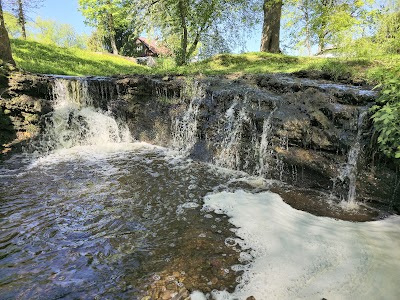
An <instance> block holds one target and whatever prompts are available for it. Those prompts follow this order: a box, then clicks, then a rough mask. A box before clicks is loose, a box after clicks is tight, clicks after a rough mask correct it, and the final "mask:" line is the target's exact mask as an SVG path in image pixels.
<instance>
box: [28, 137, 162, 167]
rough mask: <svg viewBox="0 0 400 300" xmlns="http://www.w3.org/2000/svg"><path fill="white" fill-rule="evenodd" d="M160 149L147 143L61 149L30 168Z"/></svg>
mask: <svg viewBox="0 0 400 300" xmlns="http://www.w3.org/2000/svg"><path fill="white" fill-rule="evenodd" d="M160 149H162V148H160V147H158V146H154V145H152V144H149V143H145V142H133V143H111V142H110V143H104V144H95V145H85V146H75V147H72V148H61V149H57V150H55V151H53V152H52V153H50V154H47V155H44V156H41V157H38V158H36V159H33V160H32V161H31V163H30V165H29V167H28V169H29V168H33V167H37V166H43V165H52V164H58V163H60V162H61V161H64V162H65V161H76V160H80V159H84V160H90V161H97V160H99V159H102V158H106V157H109V156H110V155H122V156H123V155H126V153H129V152H132V151H134V152H138V153H139V152H143V151H145V152H148V151H149V152H154V151H159V150H160Z"/></svg>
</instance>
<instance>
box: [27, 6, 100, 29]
mask: <svg viewBox="0 0 400 300" xmlns="http://www.w3.org/2000/svg"><path fill="white" fill-rule="evenodd" d="M37 16H40V17H41V18H42V19H51V20H54V21H57V22H58V23H64V24H70V25H72V26H73V27H74V28H75V30H76V32H77V33H79V34H83V33H86V34H90V33H91V32H92V30H93V29H92V28H91V27H89V26H86V25H85V23H84V20H85V19H84V17H83V16H82V14H81V12H80V11H79V10H78V0H44V1H43V2H42V4H41V7H40V8H38V9H35V11H34V12H32V13H31V15H30V17H31V18H32V19H36V17H37Z"/></svg>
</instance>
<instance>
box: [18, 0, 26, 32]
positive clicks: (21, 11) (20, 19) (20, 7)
mask: <svg viewBox="0 0 400 300" xmlns="http://www.w3.org/2000/svg"><path fill="white" fill-rule="evenodd" d="M18 23H19V25H20V26H21V31H22V37H23V38H24V39H25V40H26V28H25V24H26V20H25V12H24V6H23V3H22V0H18Z"/></svg>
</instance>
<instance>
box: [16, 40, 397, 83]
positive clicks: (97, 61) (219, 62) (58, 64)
mask: <svg viewBox="0 0 400 300" xmlns="http://www.w3.org/2000/svg"><path fill="white" fill-rule="evenodd" d="M12 48H13V55H14V58H15V61H16V62H17V65H18V67H20V68H21V69H23V70H26V71H29V72H33V73H42V74H63V75H80V76H84V75H104V76H107V75H123V74H161V75H164V74H169V75H175V74H186V75H195V74H204V75H223V74H232V73H242V74H254V73H270V72H282V73H291V72H298V71H304V70H308V71H310V70H313V71H322V72H324V73H326V74H329V75H330V77H331V78H333V79H341V78H350V79H353V80H356V81H357V80H366V81H368V82H371V83H377V82H380V79H381V77H382V76H384V74H385V73H386V72H387V70H390V69H392V68H394V67H396V66H397V67H398V66H400V55H394V56H384V57H373V58H348V59H346V58H319V57H294V56H287V55H280V54H269V53H260V52H253V53H245V54H221V55H217V56H215V57H212V58H210V59H207V60H204V61H201V62H197V63H192V64H190V65H189V66H183V67H176V66H175V64H174V63H173V61H172V59H160V60H159V62H158V65H157V67H155V68H149V67H146V66H141V65H138V64H136V63H135V62H134V61H132V60H129V59H127V58H124V57H121V56H115V55H112V54H106V53H96V52H90V51H85V50H81V49H74V48H71V49H67V48H60V47H57V46H55V45H48V44H41V43H38V42H35V41H24V40H19V39H14V40H12Z"/></svg>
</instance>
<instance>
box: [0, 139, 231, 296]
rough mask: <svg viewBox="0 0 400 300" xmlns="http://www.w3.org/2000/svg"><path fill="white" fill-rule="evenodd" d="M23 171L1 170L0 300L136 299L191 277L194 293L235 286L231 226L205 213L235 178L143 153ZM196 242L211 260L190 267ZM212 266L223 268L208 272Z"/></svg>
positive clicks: (86, 152) (98, 153)
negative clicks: (160, 281)
mask: <svg viewBox="0 0 400 300" xmlns="http://www.w3.org/2000/svg"><path fill="white" fill-rule="evenodd" d="M20 161H21V159H18V158H14V159H13V160H10V161H8V162H6V163H4V164H3V166H2V168H1V170H0V174H1V175H0V186H1V187H0V195H1V196H0V203H1V208H0V228H1V236H0V266H1V267H0V287H1V290H0V298H1V299H8V298H9V299H58V298H67V299H70V298H82V299H93V298H95V297H99V298H101V299H103V298H110V299H114V298H120V299H133V298H135V297H138V296H139V295H143V294H145V293H146V284H148V282H147V283H146V281H149V278H150V279H151V278H152V277H153V276H155V275H157V274H158V273H162V272H164V273H163V274H165V275H167V273H168V272H170V273H171V274H172V272H180V273H182V274H185V276H180V277H185V279H186V281H187V282H188V283H187V286H188V287H189V288H194V286H193V285H196V287H197V288H202V287H203V289H204V288H206V290H207V289H210V290H211V289H213V288H222V286H221V284H222V285H228V286H229V284H228V283H227V282H229V281H230V284H232V283H233V282H234V279H235V276H234V274H233V272H230V273H226V274H225V273H224V272H222V275H221V276H219V275H218V273H221V269H222V270H224V269H229V267H230V264H233V263H234V261H235V260H236V258H234V257H236V256H237V254H236V252H235V251H233V250H230V249H227V248H226V247H225V246H224V236H226V235H229V234H230V233H229V227H230V226H229V225H228V223H227V222H226V218H219V222H217V221H215V220H214V219H212V218H210V215H209V214H208V215H207V214H206V213H203V212H201V211H200V209H201V205H202V199H203V197H204V196H205V195H206V194H207V193H209V192H212V191H216V190H218V189H219V186H220V185H221V184H223V183H226V182H228V181H229V177H232V176H231V175H229V174H224V173H221V172H216V171H213V170H212V168H210V167H208V166H206V165H202V164H198V163H195V162H192V161H188V160H184V159H180V158H178V157H176V156H175V157H173V156H170V155H169V154H168V153H166V152H165V151H164V150H162V149H160V148H157V147H154V146H151V145H147V144H141V143H136V144H110V145H109V147H108V151H107V147H102V149H101V150H99V148H98V147H91V146H85V147H74V148H71V149H68V150H66V149H63V150H60V151H57V152H55V153H53V154H50V155H48V156H46V157H42V158H39V159H34V160H27V161H26V162H25V163H22V164H21V163H20ZM205 215H206V216H205ZM222 232H225V234H224V235H222ZM196 240H199V241H200V244H199V245H198V247H203V248H204V249H203V250H204V253H201V254H200V258H198V259H197V260H196V259H193V264H191V263H187V264H186V265H183V264H182V262H183V261H184V260H186V259H187V256H188V255H193V253H187V252H186V253H185V252H184V251H189V250H190V251H193V249H191V248H190V247H189V245H192V244H193V243H194V242H195V241H196ZM202 240H204V241H202ZM185 249H186V250H185ZM188 249H189V250H188ZM223 255H224V256H223ZM213 256H215V257H218V259H220V264H221V265H220V266H219V267H218V269H216V270H211V272H210V270H206V269H207V268H208V267H209V266H207V264H206V263H204V262H205V260H206V259H209V258H210V257H213ZM225 260H226V261H229V264H227V265H224V261H225ZM196 261H197V262H196ZM193 266H195V267H196V269H195V270H193V269H191V268H192V267H193ZM203 269H204V270H203ZM193 271H194V273H196V274H193ZM214 273H215V274H214ZM171 274H169V273H168V275H171ZM195 275H199V276H203V277H204V278H203V277H200V278H197V279H196V278H189V277H193V276H195ZM212 276H213V277H218V278H219V280H218V282H216V283H215V284H207V283H209V281H210V280H211V279H212ZM208 277H210V278H208ZM180 280H182V278H180ZM150 281H151V280H150ZM224 281H226V282H225V283H224ZM176 284H177V287H180V286H181V284H179V282H176Z"/></svg>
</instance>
